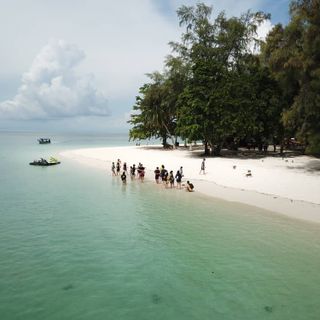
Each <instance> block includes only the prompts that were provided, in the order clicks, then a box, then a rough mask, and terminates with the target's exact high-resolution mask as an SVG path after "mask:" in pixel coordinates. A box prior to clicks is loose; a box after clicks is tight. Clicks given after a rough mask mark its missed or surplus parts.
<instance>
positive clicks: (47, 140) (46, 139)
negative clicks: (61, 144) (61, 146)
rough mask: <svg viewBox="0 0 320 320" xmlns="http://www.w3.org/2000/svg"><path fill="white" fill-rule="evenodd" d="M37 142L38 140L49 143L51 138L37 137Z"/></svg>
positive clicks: (41, 142)
mask: <svg viewBox="0 0 320 320" xmlns="http://www.w3.org/2000/svg"><path fill="white" fill-rule="evenodd" d="M38 142H39V143H40V144H46V143H51V140H50V139H48V138H39V139H38Z"/></svg>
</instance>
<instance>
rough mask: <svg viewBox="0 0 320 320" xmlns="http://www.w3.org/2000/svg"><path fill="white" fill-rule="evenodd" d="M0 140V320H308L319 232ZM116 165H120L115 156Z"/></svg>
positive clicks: (48, 148)
mask: <svg viewBox="0 0 320 320" xmlns="http://www.w3.org/2000/svg"><path fill="white" fill-rule="evenodd" d="M38 136H39V135H34V134H24V135H22V134H4V133H1V134H0V163H1V165H0V168H1V170H0V319H4V320H7V319H8V320H9V319H10V320H11V319H23V320H29V319H32V320H36V319H41V320H43V319H59V320H63V319H68V320H71V319H201V320H204V319H246V320H250V319H290V320H292V319H304V320H305V319H308V320H309V319H319V318H320V316H319V315H320V310H319V309H320V275H319V267H320V233H319V231H320V226H319V225H316V224H309V223H304V222H301V221H295V220H290V219H287V218H285V217H282V216H279V215H276V214H272V213H270V212H264V211H263V210H259V209H257V208H253V207H248V206H242V205H238V204H233V203H228V202H223V201H219V200H212V199H211V200H210V199H207V198H205V197H201V196H199V195H198V194H196V193H194V194H190V193H186V192H183V191H174V190H164V189H163V188H161V187H159V188H158V186H155V185H154V184H153V182H152V181H151V182H148V181H146V182H145V183H143V184H142V183H138V182H132V183H131V182H130V181H129V183H128V185H127V186H123V185H122V184H121V183H120V181H119V180H120V179H118V178H116V177H110V176H109V172H108V171H109V168H106V173H103V172H101V171H99V170H97V169H94V168H87V167H83V166H81V165H78V164H77V163H72V162H71V161H68V160H66V161H64V162H63V163H62V164H61V165H60V166H55V167H48V168H39V167H31V166H29V165H28V162H29V161H30V160H33V159H36V158H38V157H40V156H48V155H56V154H57V153H58V151H60V150H65V149H71V148H79V147H87V146H103V145H125V144H127V141H126V137H121V136H109V137H94V136H92V137H84V136H83V137H80V136H73V137H72V136H63V135H61V136H60V137H58V136H56V137H54V143H53V144H51V145H38V144H37V143H36V138H37V137H38ZM123 160H126V159H123Z"/></svg>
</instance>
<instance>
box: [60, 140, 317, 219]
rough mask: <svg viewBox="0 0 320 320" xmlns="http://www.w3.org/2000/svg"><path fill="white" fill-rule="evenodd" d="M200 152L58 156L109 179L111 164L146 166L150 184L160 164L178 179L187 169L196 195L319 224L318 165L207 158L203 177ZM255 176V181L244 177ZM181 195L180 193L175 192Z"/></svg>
mask: <svg viewBox="0 0 320 320" xmlns="http://www.w3.org/2000/svg"><path fill="white" fill-rule="evenodd" d="M201 152H203V151H197V150H194V151H190V150H187V149H178V150H163V149H162V148H161V147H160V146H139V147H110V148H90V149H78V150H71V151H65V152H62V153H61V154H60V155H61V156H62V157H66V158H69V159H73V160H76V161H78V162H80V163H82V164H85V165H89V166H93V167H96V168H99V169H101V170H104V171H106V172H107V173H108V174H111V162H112V161H114V162H116V161H117V159H121V161H122V163H123V162H127V165H128V169H129V168H130V166H131V165H132V164H136V166H137V164H138V163H139V162H141V163H143V165H144V167H145V168H146V179H148V180H154V174H153V171H154V169H155V168H156V167H160V166H161V165H162V164H163V165H164V166H165V167H166V169H167V170H168V171H170V170H173V172H174V174H175V173H176V171H177V170H178V169H179V168H180V166H183V174H184V178H183V182H186V181H187V180H190V181H191V182H192V183H193V184H194V185H195V191H196V192H195V193H192V196H195V195H196V194H197V193H200V194H204V195H207V196H210V197H213V198H221V199H224V200H227V201H233V202H240V203H244V204H248V205H251V206H256V207H259V208H263V209H266V210H269V211H273V212H277V213H280V214H284V215H286V216H288V217H291V218H297V219H303V220H306V221H311V222H317V223H319V222H320V170H319V168H320V160H318V159H315V158H312V157H307V156H297V157H291V158H281V157H264V158H260V159H256V158H254V159H248V158H246V159H241V158H225V157H223V158H221V157H219V158H218V157H213V158H206V173H205V174H199V172H200V168H201V162H202V158H201ZM248 170H251V173H252V176H251V177H247V176H246V173H247V172H248ZM177 192H178V191H177Z"/></svg>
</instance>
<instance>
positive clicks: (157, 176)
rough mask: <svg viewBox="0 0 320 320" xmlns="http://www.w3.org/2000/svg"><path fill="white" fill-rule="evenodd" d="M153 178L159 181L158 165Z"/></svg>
mask: <svg viewBox="0 0 320 320" xmlns="http://www.w3.org/2000/svg"><path fill="white" fill-rule="evenodd" d="M154 178H155V180H156V183H159V178H160V170H159V167H157V168H156V170H154Z"/></svg>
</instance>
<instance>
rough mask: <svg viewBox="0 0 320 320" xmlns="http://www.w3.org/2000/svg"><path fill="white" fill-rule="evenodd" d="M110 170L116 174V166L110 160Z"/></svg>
mask: <svg viewBox="0 0 320 320" xmlns="http://www.w3.org/2000/svg"><path fill="white" fill-rule="evenodd" d="M111 171H112V175H113V176H115V175H116V166H115V164H114V162H112V165H111Z"/></svg>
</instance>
